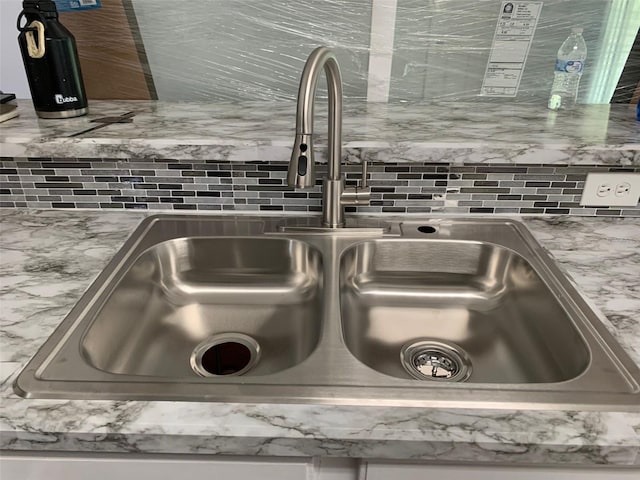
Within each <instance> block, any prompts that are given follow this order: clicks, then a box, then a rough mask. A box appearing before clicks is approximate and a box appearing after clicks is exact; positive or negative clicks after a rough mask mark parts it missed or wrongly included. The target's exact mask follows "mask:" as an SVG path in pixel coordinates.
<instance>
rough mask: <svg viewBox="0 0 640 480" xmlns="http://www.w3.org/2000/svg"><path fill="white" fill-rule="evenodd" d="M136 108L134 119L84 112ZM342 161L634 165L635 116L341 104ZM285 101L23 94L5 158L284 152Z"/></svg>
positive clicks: (255, 156) (243, 157) (291, 114)
mask: <svg viewBox="0 0 640 480" xmlns="http://www.w3.org/2000/svg"><path fill="white" fill-rule="evenodd" d="M325 103H326V102H324V101H322V100H319V101H318V105H317V110H318V111H319V113H318V118H317V121H316V127H315V130H316V134H317V136H318V140H317V142H316V146H317V147H319V154H318V156H317V158H318V160H320V161H322V159H323V152H324V149H323V148H322V145H323V140H324V139H326V131H327V128H326V120H325V119H326V113H325V112H323V110H325V111H326V106H325ZM126 112H135V117H134V118H133V122H132V123H123V124H113V125H109V126H107V127H105V128H102V129H99V130H95V131H93V132H90V133H86V134H84V135H81V136H77V137H69V136H70V135H72V134H74V133H77V132H80V131H82V130H84V129H87V128H90V127H92V126H96V125H97V124H96V123H91V121H92V120H95V119H96V118H101V117H109V116H118V115H121V114H123V113H126ZM343 123H344V125H343V142H344V143H343V145H344V154H345V156H346V158H347V159H348V160H351V161H356V162H357V161H360V160H363V159H365V160H370V161H377V162H385V161H389V162H403V161H406V162H412V161H420V162H425V161H427V162H450V163H463V162H467V163H529V164H532V163H533V164H542V163H544V164H554V163H556V164H557V163H561V164H609V165H640V146H639V144H640V122H637V121H636V112H635V107H634V106H630V105H584V106H579V107H577V108H576V109H575V110H573V111H569V112H552V111H549V110H547V109H546V108H545V106H543V105H526V104H494V103H466V104H465V103H451V104H366V103H359V104H349V103H347V104H346V105H345V107H344V113H343ZM294 127H295V104H294V103H293V102H290V103H287V102H278V103H267V102H244V103H216V104H202V103H166V102H152V101H108V102H107V101H94V102H91V103H90V114H89V115H88V116H85V117H79V118H72V119H67V120H42V119H38V118H37V117H36V115H35V112H34V111H33V108H32V106H31V103H30V102H29V101H21V102H20V117H18V118H15V119H12V120H10V121H8V122H6V123H3V124H2V126H1V127H0V154H1V155H2V156H6V157H66V158H69V157H79V158H93V157H104V158H147V159H151V158H164V159H167V158H171V159H178V160H179V159H189V160H194V159H210V160H229V161H255V160H283V161H284V160H288V159H289V156H290V155H291V146H292V144H293V133H294Z"/></svg>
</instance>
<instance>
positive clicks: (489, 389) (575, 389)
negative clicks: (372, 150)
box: [14, 215, 640, 412]
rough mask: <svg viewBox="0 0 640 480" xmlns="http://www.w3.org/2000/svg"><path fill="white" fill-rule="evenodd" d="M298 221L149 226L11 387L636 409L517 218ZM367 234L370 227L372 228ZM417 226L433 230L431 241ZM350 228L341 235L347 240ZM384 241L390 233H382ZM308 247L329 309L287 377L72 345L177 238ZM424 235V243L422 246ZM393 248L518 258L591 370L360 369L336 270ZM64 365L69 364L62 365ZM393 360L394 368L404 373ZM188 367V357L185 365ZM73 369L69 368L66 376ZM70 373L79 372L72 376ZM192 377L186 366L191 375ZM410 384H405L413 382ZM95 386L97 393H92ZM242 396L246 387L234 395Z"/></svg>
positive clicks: (600, 341)
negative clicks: (216, 372) (508, 379)
mask: <svg viewBox="0 0 640 480" xmlns="http://www.w3.org/2000/svg"><path fill="white" fill-rule="evenodd" d="M296 222H297V219H295V218H293V217H288V218H286V219H283V218H274V217H265V218H256V217H248V216H217V217H208V216H200V215H198V216H186V215H158V216H153V217H148V218H147V219H145V220H144V221H143V222H142V223H141V225H140V226H139V227H138V229H137V230H136V231H135V232H134V233H133V234H132V236H131V237H130V238H129V239H128V240H127V242H126V243H125V245H124V246H123V247H122V249H121V250H120V251H119V252H118V253H117V254H116V256H115V257H114V258H113V259H112V261H111V262H110V263H109V265H107V267H106V268H105V269H104V270H103V271H102V272H101V273H100V274H99V276H98V277H97V279H96V280H95V282H94V284H92V285H91V286H90V287H89V289H88V290H87V292H86V293H85V295H83V297H82V298H81V299H80V300H79V301H78V303H77V304H76V305H75V306H74V308H73V309H72V310H71V312H70V313H69V315H68V316H67V317H66V318H65V320H64V321H63V322H62V323H61V324H60V326H59V327H58V328H57V329H56V331H55V332H54V333H53V334H52V335H51V336H50V338H49V339H48V340H47V341H46V342H45V344H44V345H43V346H42V347H41V348H40V350H39V351H38V352H37V353H36V355H35V356H34V358H33V359H32V360H31V361H30V362H29V364H28V365H27V366H26V367H25V369H24V370H23V371H22V372H21V374H20V375H19V376H18V378H17V379H16V381H15V382H14V390H15V391H16V393H18V394H19V395H21V396H23V397H27V398H83V399H118V400H182V401H223V402H251V403H256V402H267V403H314V404H328V405H371V406H373V405H379V406H382V405H385V406H401V407H445V408H498V409H503V408H521V409H538V410H543V409H544V410H548V409H570V410H574V409H584V410H600V409H606V410H607V411H634V412H635V411H640V401H639V400H640V394H639V392H640V387H639V384H640V369H639V368H638V366H637V365H636V364H635V363H634V362H633V361H632V360H631V359H630V358H629V357H628V355H627V354H626V353H625V352H624V350H623V349H622V348H621V347H620V346H619V344H618V343H617V342H616V341H615V340H614V339H613V337H612V336H611V334H610V333H609V332H608V331H607V330H606V328H605V327H604V325H602V323H601V322H600V319H599V315H598V314H596V313H595V312H594V311H593V310H592V309H591V306H590V304H589V302H587V301H585V300H584V298H583V297H582V296H581V295H580V293H578V292H577V291H576V289H575V286H574V284H573V282H572V281H571V280H569V279H567V278H566V277H565V276H564V274H563V272H562V271H561V270H560V269H559V268H558V266H557V265H555V263H554V262H553V261H552V260H551V258H550V257H549V254H548V252H547V251H546V250H545V249H544V248H543V247H542V246H540V245H539V244H538V243H537V242H536V240H535V239H534V237H533V236H532V235H531V233H530V232H529V231H528V230H527V228H526V227H525V226H524V225H523V224H521V223H520V222H518V221H514V220H510V219H495V218H494V219H483V218H480V219H479V218H473V219H465V218H446V217H434V218H427V219H423V220H421V221H391V220H387V219H385V220H384V222H383V223H384V224H386V225H388V226H389V228H385V229H384V230H383V231H379V230H378V227H379V226H380V224H381V222H380V219H379V218H374V219H373V222H372V223H370V224H368V223H367V219H366V217H362V218H360V219H358V222H357V226H358V227H365V228H363V229H362V230H361V231H360V232H358V231H355V232H349V234H347V235H341V234H340V233H341V232H336V234H331V232H326V233H323V234H322V235H317V234H316V235H314V234H307V233H305V228H304V227H306V226H307V225H310V224H313V219H312V218H311V219H310V218H303V219H300V223H299V226H300V227H303V228H300V229H297V228H293V229H292V230H291V231H286V229H285V231H284V232H283V231H282V230H281V227H282V226H283V225H284V226H286V227H291V226H293V227H296ZM367 225H371V226H372V227H373V228H366V227H367ZM420 225H433V226H435V227H437V231H436V232H435V233H432V234H429V235H428V236H425V235H424V234H421V233H420V232H418V231H417V227H418V226H420ZM344 230H345V229H343V230H342V231H344ZM384 232H387V233H384ZM274 236H276V237H280V238H283V239H288V240H292V241H295V242H301V243H303V244H306V245H308V246H309V247H310V248H311V249H313V250H317V251H318V252H319V254H320V255H321V258H322V264H323V266H322V268H321V271H322V277H323V283H324V287H323V288H324V294H323V297H324V300H323V304H322V306H320V309H319V311H318V314H319V315H320V316H321V319H322V325H321V333H320V339H319V342H318V344H317V346H316V347H315V349H314V350H313V351H312V352H311V353H310V355H309V356H308V358H306V359H304V361H302V362H301V363H299V364H297V365H294V366H292V367H290V368H287V369H284V370H282V371H278V372H276V373H270V374H267V375H259V374H256V375H254V374H253V372H251V374H250V375H245V376H240V377H238V376H231V377H226V376H223V377H216V378H213V377H210V378H203V377H199V376H197V375H195V374H193V372H192V371H191V375H192V377H191V378H176V377H173V378H172V377H165V378H163V377H157V376H155V377H154V376H148V375H130V374H115V373H112V372H109V371H104V370H101V369H100V368H95V367H94V366H91V365H90V364H89V363H88V362H87V359H86V358H83V356H82V352H79V351H78V344H77V342H79V341H81V340H82V338H83V335H84V333H85V331H86V327H87V321H88V320H89V319H88V318H87V315H91V313H92V311H93V310H95V309H96V308H98V307H99V305H100V304H101V302H103V301H104V295H102V294H104V292H105V291H108V290H109V288H110V285H111V284H113V282H116V281H118V280H119V278H121V277H122V275H123V270H126V269H128V268H129V267H130V265H131V264H132V262H133V261H134V260H135V258H137V257H138V256H139V254H140V253H142V252H144V251H145V250H147V249H148V248H149V247H151V246H153V245H157V244H158V243H160V242H163V241H166V240H170V239H174V238H182V237H199V238H221V237H225V238H255V239H258V238H264V239H265V240H267V239H268V238H271V239H272V238H273V237H274ZM426 237H428V238H426ZM375 239H391V240H394V241H397V242H398V248H402V244H403V243H404V241H405V240H406V241H415V240H421V241H424V242H431V241H432V240H436V241H449V240H455V241H468V242H471V243H478V242H480V243H483V242H484V243H495V244H497V245H500V246H502V247H504V248H505V249H511V250H513V251H515V252H517V253H519V254H521V255H523V256H524V257H525V258H526V259H527V260H528V261H530V262H531V263H532V265H533V266H534V267H535V268H536V270H537V271H539V272H541V275H543V279H544V281H545V283H547V284H548V286H549V288H551V289H552V291H553V292H554V295H555V296H556V297H558V298H562V299H563V301H564V302H565V304H566V308H567V310H568V311H569V312H570V313H571V315H572V322H573V323H574V324H575V326H576V327H577V328H578V330H579V332H580V335H581V336H582V337H583V338H584V341H585V342H586V343H587V345H588V349H589V353H590V360H589V362H588V365H587V367H586V369H585V371H584V372H582V373H581V374H580V375H578V376H576V377H575V378H571V379H568V380H564V381H561V382H554V383H540V384H528V385H527V384H487V383H482V382H464V383H459V382H419V381H416V380H415V379H413V378H406V379H402V378H394V377H390V376H388V375H385V374H382V373H379V372H376V371H375V370H373V369H371V368H370V367H368V366H366V365H364V364H363V363H361V362H360V361H358V360H357V359H356V358H355V357H354V356H353V355H352V354H351V353H350V352H349V351H348V350H347V349H346V347H345V343H344V338H343V334H342V331H341V327H340V308H339V303H338V294H339V291H340V288H341V287H340V284H339V280H338V279H339V276H338V273H339V263H340V259H341V258H342V255H343V254H344V252H346V251H347V250H348V249H349V248H350V247H353V246H355V245H357V244H359V243H363V242H368V241H371V240H375ZM61 359H64V361H65V362H66V363H64V364H60V362H59V360H61ZM398 360H399V359H398V354H397V351H396V354H395V362H396V363H397V364H398V366H399V368H400V369H401V370H403V369H402V366H401V365H400V362H399V361H398ZM186 363H187V364H188V363H189V361H188V356H187V359H186ZM65 365H66V366H65ZM69 365H71V366H72V368H68V367H69ZM189 369H190V367H189ZM405 375H407V377H409V376H408V374H406V372H405ZM96 385H98V386H99V387H98V388H96ZM239 386H241V389H239Z"/></svg>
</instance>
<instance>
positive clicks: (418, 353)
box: [400, 339, 471, 382]
mask: <svg viewBox="0 0 640 480" xmlns="http://www.w3.org/2000/svg"><path fill="white" fill-rule="evenodd" d="M400 360H401V362H402V366H403V367H404V369H405V370H406V371H407V372H408V373H409V374H410V375H411V376H412V377H413V378H417V379H418V380H435V381H441V382H464V381H465V380H467V379H468V378H469V377H470V376H471V360H470V359H469V356H468V355H467V354H466V352H465V351H464V350H462V348H460V347H459V346H458V345H456V344H454V343H443V342H441V341H437V340H426V339H425V340H419V341H414V342H413V343H410V344H407V345H405V346H404V347H402V350H401V351H400Z"/></svg>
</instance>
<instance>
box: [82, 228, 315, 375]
mask: <svg viewBox="0 0 640 480" xmlns="http://www.w3.org/2000/svg"><path fill="white" fill-rule="evenodd" d="M319 266H320V255H319V253H318V252H317V250H315V249H312V248H311V247H309V245H307V244H306V243H303V242H300V241H297V240H288V239H282V238H265V237H258V238H242V237H240V238H234V237H226V238H225V237H222V238H206V237H205V238H198V237H186V238H177V239H173V240H167V241H164V242H162V243H160V244H158V245H155V246H153V247H151V248H149V249H148V250H146V251H145V252H143V253H142V254H141V255H140V256H139V257H138V258H136V259H135V260H134V262H133V263H132V264H131V265H130V266H129V267H128V268H127V269H126V271H125V273H124V275H123V276H122V278H121V279H120V280H119V281H118V282H117V284H116V285H115V286H114V288H113V289H112V290H111V291H110V292H106V295H105V297H106V298H105V299H104V302H103V303H102V306H101V307H100V308H99V309H98V311H97V312H96V314H95V317H94V319H93V321H92V322H91V324H90V325H89V327H88V328H87V330H86V334H85V336H84V338H83V339H82V341H81V344H80V345H81V349H82V352H83V354H84V356H85V358H86V359H87V361H88V362H89V363H90V364H91V365H93V366H95V367H96V368H98V369H100V370H104V371H107V372H111V373H118V374H130V375H149V376H164V377H189V376H196V375H199V376H215V375H228V374H236V373H240V372H242V373H243V374H244V375H247V376H251V375H264V374H269V373H274V372H277V371H280V370H284V369H285V368H288V367H291V366H293V365H295V364H297V363H300V362H301V361H302V360H304V359H305V358H306V357H308V356H309V354H310V353H311V352H312V351H313V349H314V347H315V346H316V345H317V343H318V338H319V333H320V318H319V315H318V314H319V312H320V309H319V308H318V301H319V296H320V292H321V289H320V284H321V278H322V277H321V270H320V268H319ZM258 356H259V361H257V360H258ZM250 365H251V367H250V368H246V367H249V366H250Z"/></svg>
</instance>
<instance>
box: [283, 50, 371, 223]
mask: <svg viewBox="0 0 640 480" xmlns="http://www.w3.org/2000/svg"><path fill="white" fill-rule="evenodd" d="M323 68H324V72H325V75H326V77H327V85H328V88H329V158H328V172H327V177H326V178H325V179H324V182H323V190H322V191H323V193H322V224H323V225H324V226H325V227H330V228H337V227H343V226H344V210H343V206H344V205H363V204H364V205H367V204H368V203H369V199H370V197H371V191H370V189H369V187H367V185H366V183H367V164H366V162H363V163H362V185H361V186H360V187H349V188H345V186H344V179H343V178H342V172H341V169H340V161H341V159H342V138H341V136H342V77H341V75H340V67H339V66H338V62H337V60H336V57H335V55H334V54H333V52H332V51H331V50H329V49H328V48H327V47H319V48H316V49H315V50H314V51H313V52H311V55H309V58H308V59H307V63H306V64H305V66H304V69H303V71H302V77H301V79H300V89H299V90H298V107H297V111H296V139H295V142H294V144H293V152H292V154H291V161H290V162H289V172H288V175H287V182H288V184H289V186H291V187H298V188H310V187H313V186H314V185H315V182H316V179H315V162H314V160H313V105H314V101H315V94H316V88H317V85H318V77H319V76H320V71H321V69H323Z"/></svg>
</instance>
